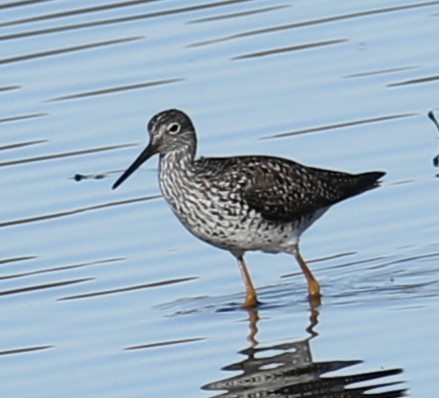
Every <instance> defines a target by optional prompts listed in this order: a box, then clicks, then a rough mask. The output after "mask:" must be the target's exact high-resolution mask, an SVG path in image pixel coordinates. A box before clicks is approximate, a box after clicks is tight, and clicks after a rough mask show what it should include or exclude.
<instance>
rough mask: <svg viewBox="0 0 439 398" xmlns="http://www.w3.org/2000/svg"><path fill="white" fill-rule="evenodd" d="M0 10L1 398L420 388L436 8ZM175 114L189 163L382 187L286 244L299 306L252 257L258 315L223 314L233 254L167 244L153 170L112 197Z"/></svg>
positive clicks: (161, 5) (437, 285)
mask: <svg viewBox="0 0 439 398" xmlns="http://www.w3.org/2000/svg"><path fill="white" fill-rule="evenodd" d="M0 15H1V18H0V42H1V43H2V49H3V51H2V53H1V55H0V104H1V106H0V136H1V142H0V154H1V156H0V181H1V182H2V183H1V185H2V188H1V191H0V192H1V193H0V198H1V204H2V205H1V210H0V239H1V242H2V244H1V249H0V298H1V300H2V304H1V305H0V317H1V319H2V326H3V330H2V337H1V338H0V395H1V396H11V397H52V396H53V397H55V396H63V397H78V396H80V397H82V396H84V397H89V396H105V397H121V396H123V397H145V396H159V397H174V396H179V397H191V398H192V397H219V396H221V397H244V396H250V395H251V394H254V395H256V394H268V392H270V393H271V394H278V395H276V396H279V397H282V396H285V397H286V396H305V395H303V394H305V391H307V392H308V394H309V395H307V396H317V394H318V392H319V393H321V395H320V396H337V395H330V394H333V392H334V391H339V392H340V391H345V390H353V389H355V391H356V394H357V395H354V396H358V397H360V396H366V395H367V396H370V395H371V394H373V393H374V394H376V395H375V396H377V397H387V396H395V397H397V396H401V394H402V393H403V391H405V393H406V394H407V395H409V396H413V397H426V396H431V397H432V396H435V395H437V394H438V393H439V384H438V382H437V377H436V373H437V369H438V366H439V361H438V357H437V354H436V352H437V349H436V348H435V347H436V346H437V343H436V340H437V338H436V336H437V333H438V332H439V324H438V321H437V318H438V317H437V313H438V308H439V307H438V297H439V270H438V267H437V263H438V259H439V240H438V234H437V225H438V221H439V216H438V212H437V203H438V190H437V183H438V179H437V178H438V174H439V171H438V169H437V168H435V167H434V165H433V158H434V157H435V156H436V155H437V154H438V153H439V145H438V140H437V138H438V137H439V134H438V132H437V130H436V128H435V126H434V125H433V124H432V122H431V121H430V120H429V119H428V118H427V112H428V111H430V110H433V111H435V112H436V114H437V116H439V105H438V102H437V92H438V82H439V74H438V72H437V71H438V67H439V61H438V57H437V53H438V44H437V41H436V40H435V37H437V33H438V17H439V2H437V1H431V2H412V3H410V2H406V1H398V2H396V1H385V2H382V1H380V2H378V1H374V2H368V3H367V4H366V3H364V2H360V1H351V2H339V3H337V4H333V3H332V2H324V1H306V2H305V1H302V2H292V1H282V2H272V1H263V0H253V1H252V0H247V1H216V2H214V1H206V0H199V1H190V2H189V1H187V2H178V1H144V2H129V1H125V2H119V3H117V2H114V3H106V4H105V5H102V2H79V1H65V2H61V3H60V2H54V1H39V2H38V1H37V2H33V3H31V2H27V3H26V2H23V3H15V2H5V3H4V4H2V5H1V6H0ZM173 107H177V108H181V109H183V110H184V111H185V112H187V113H188V114H189V115H190V116H191V117H192V119H193V121H194V123H195V125H196V128H197V131H198V137H199V153H200V154H203V155H212V156H226V155H236V154H254V153H259V154H274V155H276V156H284V157H288V158H293V159H296V160H297V161H300V162H303V163H305V164H309V165H314V166H318V167H324V168H332V169H340V170H346V171H351V172H360V171H367V170H384V171H386V172H387V175H386V177H385V180H384V183H383V185H382V186H381V187H380V188H379V189H376V190H373V191H371V192H367V193H365V194H364V195H361V196H359V197H356V198H355V199H352V200H349V201H346V202H343V203H342V204H340V205H337V206H335V207H334V208H333V209H331V210H330V211H329V212H328V213H327V214H325V216H324V217H322V218H321V219H320V220H318V221H317V222H316V223H315V225H314V226H313V227H312V228H311V229H310V230H309V231H307V232H306V233H305V234H304V235H303V238H302V243H301V249H302V254H303V255H304V257H305V258H306V259H307V260H308V261H309V264H310V266H311V268H312V269H313V270H314V273H315V275H316V277H317V278H318V280H319V281H320V282H321V285H322V290H323V294H324V296H323V299H322V305H321V306H320V307H319V308H317V309H311V308H310V305H309V303H308V301H307V299H306V286H305V281H304V278H303V276H302V275H301V273H300V271H299V268H298V267H297V265H296V264H295V262H294V259H293V258H290V257H289V256H287V255H277V256H274V255H267V254H261V253H250V254H249V255H248V256H247V262H248V264H249V267H250V270H251V274H252V276H253V279H254V283H255V285H256V286H257V289H258V292H259V295H260V300H261V301H262V302H263V305H262V306H261V307H260V308H259V309H258V310H257V311H251V312H247V311H245V310H242V309H240V308H239V303H240V302H241V300H242V298H243V290H244V287H243V284H242V281H241V278H240V276H239V272H238V269H237V266H236V264H235V261H234V259H233V257H232V256H230V254H228V253H226V252H222V251H220V250H217V249H214V248H212V247H209V246H208V245H206V244H204V243H202V242H199V241H197V240H196V239H195V238H193V237H192V236H191V235H189V234H188V233H187V232H186V231H185V229H184V228H183V227H182V226H180V224H179V223H178V221H177V220H176V219H175V218H174V216H173V215H172V213H171V212H170V211H169V209H168V208H167V206H166V204H165V203H164V201H163V200H162V199H161V198H160V197H159V196H158V195H159V189H158V185H157V181H156V173H157V160H156V159H153V160H150V161H149V162H148V163H147V164H146V165H145V166H143V167H142V169H141V170H139V171H138V172H137V173H136V174H134V175H133V176H132V177H131V178H130V179H129V180H128V181H127V182H126V183H125V184H124V185H123V186H122V187H121V188H119V189H118V190H117V191H112V190H111V185H112V184H113V183H114V181H115V180H116V178H117V177H118V176H119V175H120V173H121V172H122V171H123V170H124V169H126V167H127V166H128V165H129V164H130V163H131V162H132V161H133V160H134V158H135V157H136V156H137V155H138V153H140V151H141V149H142V148H143V146H144V145H146V142H147V135H146V132H145V124H146V122H147V121H148V120H149V118H150V117H152V116H153V115H154V114H155V113H156V112H158V111H161V110H164V109H167V108H173ZM75 176H76V178H75ZM386 393H388V394H393V395H385V394H386ZM246 394H247V395H246ZM288 394H290V395H288ZM293 394H296V395H293ZM300 394H302V395H300ZM313 394H314V395H313ZM371 396H374V395H371Z"/></svg>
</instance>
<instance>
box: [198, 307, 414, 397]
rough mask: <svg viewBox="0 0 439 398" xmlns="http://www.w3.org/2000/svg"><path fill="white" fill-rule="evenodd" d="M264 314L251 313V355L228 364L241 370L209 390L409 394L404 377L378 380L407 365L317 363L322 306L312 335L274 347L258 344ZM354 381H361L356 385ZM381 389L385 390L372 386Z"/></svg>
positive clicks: (331, 394)
mask: <svg viewBox="0 0 439 398" xmlns="http://www.w3.org/2000/svg"><path fill="white" fill-rule="evenodd" d="M258 321H259V316H258V313H257V311H256V310H253V311H249V328H250V333H249V337H248V341H249V342H250V347H248V348H246V349H244V350H242V351H240V352H239V353H240V354H242V355H245V356H246V359H244V360H243V361H240V362H236V363H232V364H230V365H227V366H225V367H224V368H223V370H225V371H235V372H236V371H239V372H240V374H239V375H236V376H233V377H229V378H226V379H223V380H218V381H214V382H211V383H209V384H206V385H205V386H203V387H202V388H203V389H204V390H208V391H220V390H223V391H226V392H224V393H221V394H220V395H215V396H212V398H213V397H215V398H220V397H221V398H232V397H233V398H241V397H249V398H250V397H261V398H262V397H272V398H287V397H289V398H290V397H291V398H292V397H297V398H298V397H325V398H342V397H343V398H360V397H375V398H396V397H402V396H404V395H405V391H406V390H405V389H403V388H399V385H400V383H401V382H400V381H378V379H382V378H383V377H388V376H393V375H397V374H400V373H401V372H402V369H389V370H378V371H375V372H367V373H354V374H350V375H346V372H344V373H345V375H341V376H325V375H326V374H327V373H329V372H334V371H338V370H340V369H344V368H347V367H349V366H353V365H357V364H359V363H361V362H362V361H361V360H332V361H322V362H316V361H314V360H313V358H312V354H311V346H310V342H311V339H313V338H314V337H316V336H317V333H316V332H314V331H313V328H314V327H315V326H316V325H317V322H318V312H317V310H312V312H311V317H310V325H309V326H308V328H307V331H308V333H310V335H311V336H310V337H308V338H306V339H304V340H299V341H292V342H288V343H283V344H276V345H273V346H265V347H257V346H258V341H257V339H256V334H257V332H258V326H257V324H258ZM354 383H361V385H357V386H354V385H353V384H354ZM376 389H381V392H373V391H372V390H376Z"/></svg>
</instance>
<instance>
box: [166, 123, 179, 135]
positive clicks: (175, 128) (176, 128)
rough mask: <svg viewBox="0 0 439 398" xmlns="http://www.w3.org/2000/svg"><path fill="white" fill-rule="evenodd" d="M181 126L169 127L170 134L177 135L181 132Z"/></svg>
mask: <svg viewBox="0 0 439 398" xmlns="http://www.w3.org/2000/svg"><path fill="white" fill-rule="evenodd" d="M180 128H181V126H180V125H179V124H178V123H171V124H170V125H169V127H168V131H169V133H170V134H177V133H178V132H179V131H180Z"/></svg>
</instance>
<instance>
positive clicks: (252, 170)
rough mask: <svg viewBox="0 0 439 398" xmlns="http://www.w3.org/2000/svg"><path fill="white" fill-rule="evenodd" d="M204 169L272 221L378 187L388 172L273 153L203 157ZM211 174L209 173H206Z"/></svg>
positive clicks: (302, 213)
mask: <svg viewBox="0 0 439 398" xmlns="http://www.w3.org/2000/svg"><path fill="white" fill-rule="evenodd" d="M198 162H199V164H204V165H203V166H202V167H201V168H202V169H203V170H208V172H206V174H209V175H210V177H212V174H213V175H214V176H215V178H214V179H215V180H216V181H219V182H220V184H221V185H222V186H227V187H228V189H230V190H231V192H233V194H237V196H238V197H239V198H240V200H242V201H243V202H244V203H245V204H247V205H248V206H249V207H250V208H251V209H254V210H256V211H257V212H259V213H261V214H262V216H263V217H264V218H265V219H267V220H271V221H276V222H289V221H293V220H295V219H298V218H301V217H303V216H305V215H311V214H313V213H314V212H316V211H318V210H320V209H325V208H327V207H329V206H331V205H333V204H334V203H337V202H339V201H341V200H343V199H346V198H349V197H351V196H354V195H357V194H360V193H361V192H364V191H366V190H368V189H371V188H374V187H376V186H377V180H378V179H379V178H380V177H382V176H383V175H384V174H385V173H382V172H369V173H363V174H349V173H344V172H339V171H332V170H324V169H319V168H314V167H307V166H303V165H301V164H300V163H297V162H294V161H291V160H288V159H282V158H276V157H269V156H240V157H230V158H202V159H200V160H199V161H198ZM206 176H207V175H206Z"/></svg>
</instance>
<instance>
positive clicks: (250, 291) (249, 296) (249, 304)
mask: <svg viewBox="0 0 439 398" xmlns="http://www.w3.org/2000/svg"><path fill="white" fill-rule="evenodd" d="M236 258H237V260H238V265H239V270H240V271H241V275H242V279H243V281H244V285H245V290H246V293H245V300H244V302H243V303H242V306H243V307H244V308H253V307H256V306H257V305H258V304H259V302H258V298H257V296H256V290H255V288H254V287H253V282H252V280H251V278H250V274H249V273H248V269H247V265H246V264H245V261H244V257H243V256H242V255H241V256H239V257H236Z"/></svg>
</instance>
